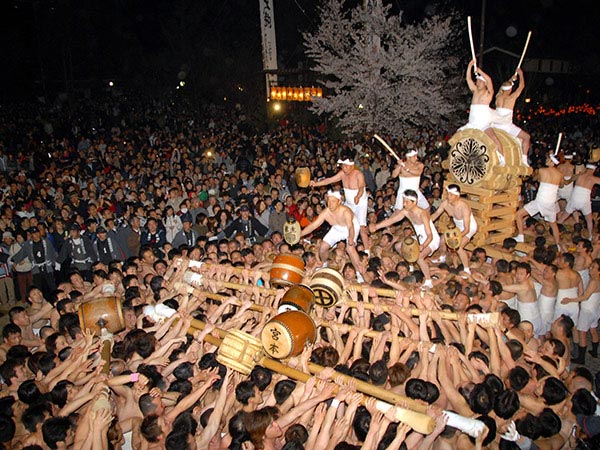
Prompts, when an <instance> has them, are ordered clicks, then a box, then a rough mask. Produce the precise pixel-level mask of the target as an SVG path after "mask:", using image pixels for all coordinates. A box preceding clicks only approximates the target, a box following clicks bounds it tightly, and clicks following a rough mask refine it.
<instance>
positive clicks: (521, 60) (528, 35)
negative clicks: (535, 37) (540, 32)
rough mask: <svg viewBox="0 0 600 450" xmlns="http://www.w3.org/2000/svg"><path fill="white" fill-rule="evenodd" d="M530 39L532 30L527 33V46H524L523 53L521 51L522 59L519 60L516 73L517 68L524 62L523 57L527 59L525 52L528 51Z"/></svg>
mask: <svg viewBox="0 0 600 450" xmlns="http://www.w3.org/2000/svg"><path fill="white" fill-rule="evenodd" d="M529 39H531V31H530V32H529V33H527V39H526V40H525V47H524V48H523V53H521V59H520V60H519V64H518V65H517V68H516V69H515V75H517V70H519V69H520V68H521V64H522V63H523V59H525V53H527V47H529Z"/></svg>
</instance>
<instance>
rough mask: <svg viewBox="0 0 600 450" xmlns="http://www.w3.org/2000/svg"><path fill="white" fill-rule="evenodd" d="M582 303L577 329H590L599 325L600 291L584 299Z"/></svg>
mask: <svg viewBox="0 0 600 450" xmlns="http://www.w3.org/2000/svg"><path fill="white" fill-rule="evenodd" d="M580 304H581V310H580V312H579V320H578V321H577V329H578V330H579V331H589V330H590V328H596V327H598V320H599V319H600V292H594V293H593V294H592V295H590V298H588V299H587V300H584V301H583V302H581V303H580Z"/></svg>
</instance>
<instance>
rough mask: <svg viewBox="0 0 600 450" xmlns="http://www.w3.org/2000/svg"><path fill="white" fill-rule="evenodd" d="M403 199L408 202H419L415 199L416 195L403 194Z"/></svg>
mask: <svg viewBox="0 0 600 450" xmlns="http://www.w3.org/2000/svg"><path fill="white" fill-rule="evenodd" d="M402 197H404V198H405V199H407V200H412V201H413V202H416V201H417V197H415V196H414V195H407V194H405V193H402Z"/></svg>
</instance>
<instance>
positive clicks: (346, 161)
mask: <svg viewBox="0 0 600 450" xmlns="http://www.w3.org/2000/svg"><path fill="white" fill-rule="evenodd" d="M337 163H338V164H347V165H349V166H352V165H354V161H350V160H349V159H343V160H342V159H338V162H337Z"/></svg>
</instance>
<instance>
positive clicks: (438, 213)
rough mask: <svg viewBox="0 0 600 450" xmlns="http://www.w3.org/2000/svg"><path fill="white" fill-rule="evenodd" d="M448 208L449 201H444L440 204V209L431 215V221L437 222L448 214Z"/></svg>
mask: <svg viewBox="0 0 600 450" xmlns="http://www.w3.org/2000/svg"><path fill="white" fill-rule="evenodd" d="M446 206H448V201H447V200H444V201H442V203H440V206H438V209H436V210H435V212H434V213H433V214H432V215H431V221H432V222H435V221H436V220H438V218H439V217H440V216H441V215H442V214H443V213H444V212H447V211H446Z"/></svg>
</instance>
